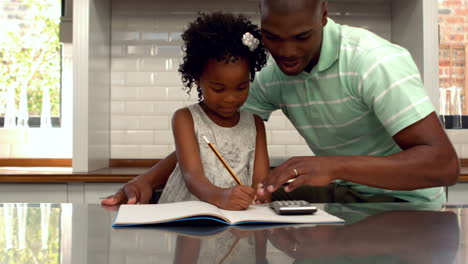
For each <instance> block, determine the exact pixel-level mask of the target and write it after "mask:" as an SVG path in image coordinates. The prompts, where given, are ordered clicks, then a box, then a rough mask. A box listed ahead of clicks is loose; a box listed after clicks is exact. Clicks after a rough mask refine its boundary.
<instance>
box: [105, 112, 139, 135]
mask: <svg viewBox="0 0 468 264" xmlns="http://www.w3.org/2000/svg"><path fill="white" fill-rule="evenodd" d="M138 122H139V118H138V116H120V115H112V117H111V129H112V131H115V130H126V129H133V130H135V129H139V128H140V127H139V126H138Z"/></svg>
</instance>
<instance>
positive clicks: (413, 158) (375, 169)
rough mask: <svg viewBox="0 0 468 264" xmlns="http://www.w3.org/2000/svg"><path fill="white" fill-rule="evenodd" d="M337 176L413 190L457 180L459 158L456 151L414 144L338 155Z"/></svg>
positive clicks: (367, 183)
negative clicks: (379, 152)
mask: <svg viewBox="0 0 468 264" xmlns="http://www.w3.org/2000/svg"><path fill="white" fill-rule="evenodd" d="M334 158H336V164H337V172H336V174H335V175H337V177H336V178H338V179H342V180H346V181H351V182H355V183H360V184H364V185H368V186H372V187H377V188H384V189H391V190H414V189H420V188H430V187H437V186H448V185H453V184H455V183H456V180H457V177H458V174H459V161H458V158H457V156H456V154H455V153H441V152H440V151H434V150H432V148H431V146H424V145H421V146H415V147H412V148H410V149H407V150H405V151H402V152H400V153H397V154H394V155H390V156H385V157H374V156H337V157H334Z"/></svg>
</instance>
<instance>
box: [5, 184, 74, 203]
mask: <svg viewBox="0 0 468 264" xmlns="http://www.w3.org/2000/svg"><path fill="white" fill-rule="evenodd" d="M66 202H67V184H66V183H57V184H42V183H2V184H0V203H66Z"/></svg>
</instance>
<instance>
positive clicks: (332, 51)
mask: <svg viewBox="0 0 468 264" xmlns="http://www.w3.org/2000/svg"><path fill="white" fill-rule="evenodd" d="M327 19H328V21H327V24H326V25H325V27H324V28H323V38H322V48H321V51H320V59H319V62H318V64H317V71H318V72H321V71H324V70H326V69H328V68H330V67H331V66H332V65H333V63H335V61H336V60H338V55H339V53H340V44H341V43H340V42H341V38H340V34H341V33H340V27H339V25H338V24H336V23H335V21H333V20H332V19H331V18H327Z"/></svg>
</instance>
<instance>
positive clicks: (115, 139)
mask: <svg viewBox="0 0 468 264" xmlns="http://www.w3.org/2000/svg"><path fill="white" fill-rule="evenodd" d="M111 144H112V145H124V144H125V131H123V130H112V131H111Z"/></svg>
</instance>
